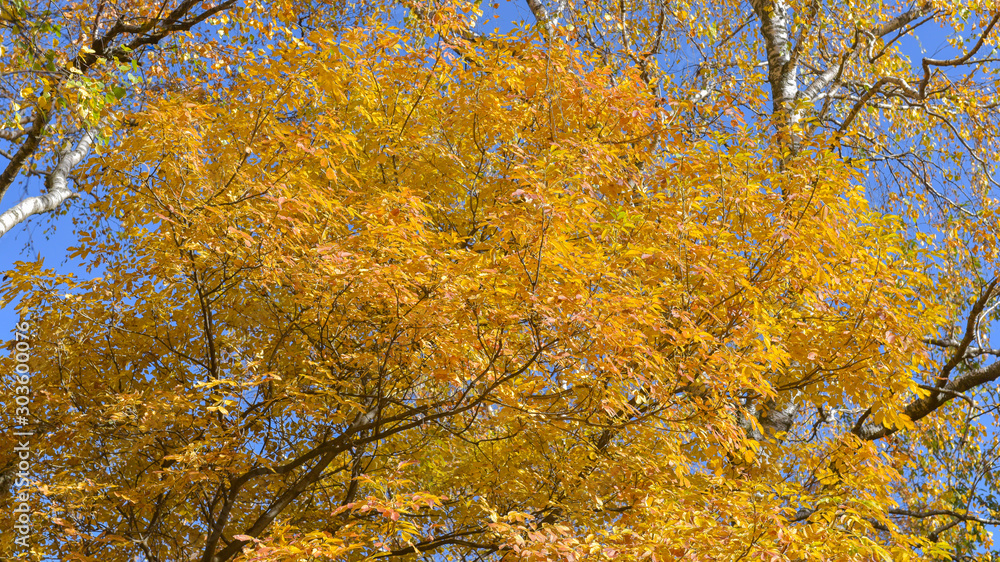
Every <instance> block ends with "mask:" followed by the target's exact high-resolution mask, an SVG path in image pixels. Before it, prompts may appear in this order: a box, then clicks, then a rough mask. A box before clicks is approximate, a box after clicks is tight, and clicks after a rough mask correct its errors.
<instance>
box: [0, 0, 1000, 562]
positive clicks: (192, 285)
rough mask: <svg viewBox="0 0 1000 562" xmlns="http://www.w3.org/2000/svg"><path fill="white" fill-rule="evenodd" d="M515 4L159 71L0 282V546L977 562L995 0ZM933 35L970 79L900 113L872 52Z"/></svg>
mask: <svg viewBox="0 0 1000 562" xmlns="http://www.w3.org/2000/svg"><path fill="white" fill-rule="evenodd" d="M528 7H529V9H530V10H531V12H532V14H533V16H534V18H535V23H536V24H537V25H526V26H523V27H519V28H516V29H514V30H511V31H509V32H500V31H496V32H485V31H483V28H484V26H483V25H482V24H478V25H477V24H476V22H477V21H478V20H477V18H481V17H482V16H483V11H484V10H488V9H489V8H488V7H484V6H479V5H476V4H464V3H460V2H458V3H454V4H443V3H413V4H407V5H405V6H399V5H376V4H368V5H365V6H342V7H329V9H328V10H326V11H317V10H316V9H314V8H310V7H308V6H303V5H295V6H286V8H288V11H286V12H282V13H283V14H284V15H283V16H282V17H283V18H284V21H276V20H271V19H269V16H268V15H267V13H266V10H263V9H261V10H259V11H253V10H250V11H249V12H240V13H241V14H243V15H242V16H240V18H242V19H236V20H233V21H234V23H233V25H232V26H229V27H225V26H224V27H222V28H220V30H225V31H226V33H231V34H233V38H232V42H233V44H240V45H243V46H244V49H243V50H241V51H240V54H239V68H238V70H237V71H231V72H228V73H226V74H225V75H213V74H212V73H211V65H207V66H205V67H195V68H193V69H188V70H185V68H186V67H183V66H172V65H165V66H163V67H162V70H163V72H165V75H164V76H165V77H175V76H178V77H179V78H178V79H179V80H182V81H190V83H195V82H197V81H200V80H205V81H206V83H207V84H209V86H210V87H205V88H203V89H201V90H194V89H191V88H187V89H184V90H181V89H179V88H165V89H164V90H163V92H162V95H155V96H149V97H148V98H146V101H145V103H143V104H136V105H135V106H128V107H122V106H118V109H117V110H116V111H120V112H121V115H122V116H121V118H120V119H119V121H118V122H119V123H123V122H127V123H128V126H127V127H125V128H123V129H122V131H123V132H121V133H119V134H118V135H117V136H116V137H115V138H114V140H113V142H112V144H111V146H110V147H109V150H107V151H106V154H105V155H104V156H103V157H101V158H99V159H92V160H91V161H90V162H89V164H88V165H87V166H86V167H85V168H84V169H82V170H81V172H80V175H81V177H85V178H88V182H89V183H88V184H87V190H88V192H89V193H90V195H91V197H92V200H93V203H92V206H91V209H92V212H91V213H90V214H87V215H86V220H85V221H83V224H82V226H81V228H80V232H79V236H80V239H81V245H80V246H79V247H78V248H76V249H75V254H74V258H75V259H79V260H81V261H82V263H85V264H87V267H88V273H87V274H86V275H73V274H68V273H66V272H60V271H57V270H54V269H50V268H45V267H44V264H42V263H41V262H40V261H36V262H21V263H19V264H17V266H16V268H15V269H14V270H13V271H11V272H10V273H9V275H10V278H9V280H8V282H7V283H6V285H5V288H4V294H3V298H4V299H5V300H8V301H9V300H12V299H14V298H20V303H21V304H20V307H21V310H22V314H24V316H25V318H28V319H30V325H31V345H32V350H33V351H32V376H31V383H30V384H31V390H32V400H33V401H32V404H31V410H30V411H31V418H30V419H29V420H27V423H21V422H20V421H19V420H18V419H17V418H16V417H15V413H14V411H13V410H9V411H5V413H4V418H3V420H4V422H3V423H4V426H5V429H7V431H4V432H3V433H2V435H3V437H0V439H6V440H7V441H8V442H9V443H10V447H5V448H4V449H3V450H4V451H8V450H13V448H14V446H15V445H17V442H15V441H14V437H13V434H12V431H11V430H13V428H22V427H28V428H30V429H31V430H32V431H34V432H35V433H36V437H35V438H34V440H33V441H32V442H33V444H34V445H33V446H34V447H35V448H36V451H37V458H36V460H35V461H33V462H34V464H33V467H34V468H33V470H35V473H34V474H33V477H32V479H31V481H30V482H28V483H22V484H20V485H17V486H15V488H14V489H15V490H17V491H20V492H24V493H28V494H29V495H30V498H31V501H32V502H33V503H32V505H33V506H34V513H33V521H34V524H35V529H36V531H35V535H34V536H33V538H32V541H33V542H32V550H31V552H30V553H25V552H23V551H22V553H24V554H27V555H28V558H29V559H42V558H45V557H59V558H61V559H79V560H102V561H103V560H109V561H111V560H133V559H136V557H138V558H139V559H145V560H204V561H206V562H207V561H211V560H220V561H221V560H231V559H245V560H257V561H270V560H305V559H309V560H313V559H315V560H325V559H358V560H360V559H374V558H406V559H416V558H419V557H425V556H426V557H432V558H434V559H463V560H464V559H475V558H495V559H499V558H511V559H513V558H516V559H524V560H558V559H565V560H570V561H573V560H580V559H588V560H590V559H593V560H603V559H609V560H610V559H621V560H633V559H635V560H641V559H646V558H649V559H652V560H743V559H745V560H758V559H759V560H772V561H773V560H880V559H881V560H910V559H913V560H916V559H946V558H949V557H952V558H958V557H961V556H963V555H971V554H972V553H973V552H974V551H975V549H978V548H988V547H989V546H990V539H989V536H988V534H987V533H986V532H985V528H984V526H983V524H984V523H992V522H993V518H994V513H995V511H996V509H997V508H998V507H1000V506H997V505H996V501H997V500H996V499H995V493H996V490H995V480H994V479H993V476H992V474H991V473H990V471H989V463H991V462H995V459H996V454H997V452H996V445H995V442H994V436H993V435H992V434H991V433H990V431H988V430H987V429H985V424H986V423H988V422H990V421H991V419H992V416H993V415H994V414H993V412H994V411H995V407H994V406H995V405H996V403H997V402H996V400H997V397H996V395H995V390H994V389H993V388H992V387H990V386H989V384H988V383H990V382H992V381H993V380H994V379H996V378H997V377H998V376H1000V367H996V365H997V364H996V363H992V362H991V361H990V360H989V359H988V358H989V357H990V356H992V355H994V354H995V353H996V352H993V351H992V350H990V349H988V341H986V340H985V339H983V337H982V336H980V337H979V339H978V341H977V335H979V334H981V333H982V332H983V331H984V330H985V329H986V327H987V326H988V324H989V322H990V321H991V320H992V319H993V316H992V312H991V311H992V308H990V306H991V303H992V298H993V297H994V290H995V288H996V285H997V283H996V281H992V282H983V281H982V280H981V278H980V277H979V276H980V275H985V276H986V277H990V276H991V275H992V272H993V268H994V267H995V266H994V261H995V255H994V254H993V252H994V249H993V248H994V244H993V242H992V240H995V225H993V224H991V219H990V217H992V216H993V208H994V205H995V202H994V200H993V199H992V198H991V193H992V192H991V191H990V190H989V187H990V185H991V181H992V180H991V174H992V173H993V172H992V168H991V166H992V165H993V164H992V162H994V160H992V159H991V158H990V155H992V150H993V148H992V147H993V145H992V142H993V141H992V140H990V139H987V138H986V137H985V131H987V130H989V129H988V126H987V124H988V123H989V122H991V121H990V120H995V116H996V103H995V96H996V93H995V92H993V91H989V90H987V89H986V87H985V86H984V85H983V83H981V82H978V80H983V81H984V82H989V79H981V78H979V76H981V75H986V76H989V75H991V73H992V72H993V71H994V70H995V63H993V62H992V61H991V60H990V59H988V58H987V52H986V51H983V50H982V49H978V48H977V47H976V46H975V43H976V41H978V39H979V37H986V39H984V40H983V43H984V44H989V45H995V43H996V39H995V34H996V32H995V31H994V32H993V33H992V34H989V31H990V29H992V25H993V24H994V23H995V22H996V21H997V18H996V17H994V16H991V15H989V13H988V11H987V9H988V6H986V5H985V4H984V5H983V6H973V5H971V4H969V3H965V4H964V5H963V6H961V7H958V6H951V5H947V3H944V2H942V3H935V4H927V5H919V6H916V7H910V8H909V9H908V10H909V11H907V8H906V7H903V8H892V7H885V6H879V7H878V8H877V9H876V8H874V7H872V8H868V7H866V8H860V7H853V8H851V9H850V10H848V9H847V8H843V7H839V6H826V5H822V4H820V3H818V2H815V3H813V2H790V3H788V4H785V3H782V2H765V1H763V0H760V1H759V2H756V1H755V2H752V3H750V5H749V6H747V5H745V4H743V3H737V2H732V3H726V2H718V3H710V4H705V5H701V4H695V3H685V2H677V3H670V4H669V5H659V4H648V5H647V4H644V3H641V2H636V3H635V4H631V3H630V4H624V3H619V4H617V5H610V4H607V5H605V4H599V3H586V2H584V3H580V4H574V5H569V4H566V5H558V6H549V7H547V6H545V5H543V4H540V3H538V2H536V1H532V2H529V6H528ZM900 10H902V11H900ZM288 14H293V15H288ZM294 14H298V15H300V16H301V17H298V18H297V17H296V16H295V15H294ZM901 14H902V15H901ZM234 17H235V16H234ZM783 18H784V19H783ZM926 18H930V19H929V20H928V21H931V22H934V21H939V22H949V23H951V24H952V25H954V26H955V27H956V29H959V30H961V29H964V28H963V27H962V26H965V25H968V26H970V28H972V29H974V30H975V32H976V33H975V35H974V36H973V39H972V40H971V41H969V42H967V43H968V44H959V45H957V48H959V49H960V50H962V49H966V50H967V52H969V53H973V52H979V51H982V52H980V53H979V55H975V54H973V55H970V56H969V57H967V59H966V60H961V61H958V62H955V61H954V60H952V61H950V62H942V61H943V60H944V59H941V60H938V61H937V62H933V61H932V62H931V63H927V62H926V60H927V59H925V64H924V65H923V66H922V67H920V68H922V69H923V70H922V71H923V72H925V74H923V75H918V76H917V78H916V79H914V77H913V76H910V74H912V73H913V72H920V70H917V71H915V70H914V69H913V67H912V66H910V65H909V64H908V62H907V61H908V59H907V57H906V55H905V52H904V49H903V46H901V45H902V43H901V40H896V39H894V34H896V33H908V32H909V31H910V28H909V27H908V26H913V25H917V24H919V23H920V22H921V21H923V20H924V19H926ZM977 18H982V22H981V23H978V24H976V23H974V22H979V21H980V19H977ZM991 18H992V19H991ZM741 22H742V23H741ZM220 25H222V24H220ZM977 25H978V27H976V26H977ZM747 26H750V27H749V28H750V29H756V30H758V31H759V35H758V34H756V33H754V32H751V31H747V29H748V27H747ZM894 26H895V27H894ZM882 32H884V33H882ZM977 49H978V50H977ZM694 51H697V52H699V53H700V54H701V55H702V56H705V60H704V61H703V63H702V64H700V65H698V66H697V70H696V72H694V73H693V75H691V76H687V77H685V75H684V74H683V73H682V71H680V70H678V71H677V72H676V73H675V75H673V76H671V75H670V66H669V65H670V63H671V61H677V60H681V59H682V58H683V57H684V56H687V55H685V53H691V52H694ZM748 53H749V55H748ZM756 55H761V56H763V57H765V58H766V59H767V61H768V62H767V65H768V66H767V68H766V69H762V67H761V66H760V65H759V64H758V63H757V59H756V58H754V57H755V56H756ZM974 56H981V58H982V59H983V60H980V59H974V58H973V57H974ZM231 62H235V61H228V60H227V64H229V63H231ZM939 63H940V64H939ZM952 63H953V64H952ZM966 66H971V67H972V69H971V70H969V75H968V76H958V75H957V74H955V73H953V72H951V71H950V70H949V72H934V71H933V69H934V67H942V68H947V69H952V68H955V69H965V68H966ZM956 72H957V71H956ZM185 73H187V74H185ZM203 73H207V74H203ZM921 76H922V77H921ZM765 84H767V85H768V86H769V87H770V90H768V88H765V87H764V86H765ZM910 84H912V85H910ZM769 92H770V97H769ZM820 94H822V95H820ZM991 104H992V105H991ZM110 111H111V110H110V106H101V108H95V109H94V112H95V114H99V115H109V117H108V119H111V118H114V117H115V116H116V115H117V114H111V113H109V112H110ZM903 124H906V126H907V127H909V129H907V130H906V131H904V130H903V129H902V125H903ZM124 129H127V131H125V130H124ZM908 131H912V133H913V135H916V136H912V137H911V136H907V135H908ZM949 132H950V133H949ZM894 133H895V134H894ZM949 134H950V135H951V137H950V138H949V137H948V135H949ZM976 135H978V136H976ZM970 139H974V140H970ZM918 141H919V142H918ZM921 143H922V144H921ZM901 149H904V150H905V151H906V152H905V153H901V154H896V152H895V151H899V150H901ZM893 154H895V156H892V155H893ZM980 164H981V165H980ZM930 167H935V169H937V170H940V173H941V174H942V177H943V178H946V179H947V181H941V180H939V179H937V178H935V177H934V176H932V175H931V174H930V172H929V171H928V170H929V169H930ZM907 171H912V172H913V173H910V174H908V175H906V172H907ZM896 172H898V173H899V175H898V176H896V177H898V181H894V182H891V183H890V182H887V181H884V180H885V178H886V177H887V176H886V175H885V174H888V173H896ZM948 181H951V182H955V183H962V182H964V183H968V184H969V185H970V186H971V187H970V188H969V190H967V191H966V192H964V193H965V199H964V200H961V201H959V200H957V198H956V196H955V195H954V194H953V193H950V192H949V191H948V190H949V189H950V187H949V186H950V185H951V184H949V183H947V182H948ZM932 203H935V204H936V205H932ZM983 287H985V288H983ZM967 310H971V312H967ZM955 324H958V325H959V327H958V328H952V326H953V325H955ZM13 360H14V359H13V357H12V358H11V359H10V361H9V362H10V363H12V362H13ZM9 458H10V459H11V461H10V462H9V463H8V464H7V466H8V467H13V466H15V465H14V460H16V459H15V457H14V455H13V454H11V455H10V457H9ZM9 470H12V469H9ZM25 484H26V485H25ZM8 497H9V494H7V496H5V497H4V500H3V501H8ZM10 514H11V510H5V511H4V515H3V516H0V517H8V516H9V515H10ZM10 527H11V525H7V524H6V523H5V524H4V525H3V527H2V528H3V529H8V528H10ZM4 533H6V534H5V535H4V539H5V543H4V544H5V548H6V546H7V545H13V544H14V543H13V538H12V537H13V536H14V531H4ZM8 539H9V540H8ZM15 552H16V549H15Z"/></svg>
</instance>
